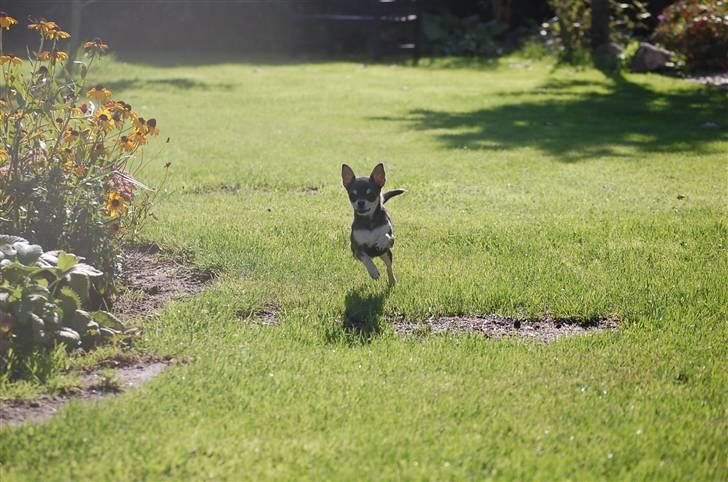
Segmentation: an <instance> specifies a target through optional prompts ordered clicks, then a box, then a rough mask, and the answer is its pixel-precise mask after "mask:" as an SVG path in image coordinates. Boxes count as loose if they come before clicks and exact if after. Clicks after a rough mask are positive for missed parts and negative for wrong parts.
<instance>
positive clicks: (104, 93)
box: [86, 84, 111, 100]
mask: <svg viewBox="0 0 728 482" xmlns="http://www.w3.org/2000/svg"><path fill="white" fill-rule="evenodd" d="M86 97H90V98H92V99H98V100H106V99H108V98H109V97H111V91H110V90H109V89H107V88H105V87H104V86H103V85H101V84H98V85H97V86H95V87H93V88H91V89H90V90H89V91H88V92H86Z"/></svg>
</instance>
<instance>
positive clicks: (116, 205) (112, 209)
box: [106, 192, 126, 216]
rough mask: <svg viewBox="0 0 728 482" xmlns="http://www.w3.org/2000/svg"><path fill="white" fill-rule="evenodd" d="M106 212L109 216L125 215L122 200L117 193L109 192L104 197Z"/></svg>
mask: <svg viewBox="0 0 728 482" xmlns="http://www.w3.org/2000/svg"><path fill="white" fill-rule="evenodd" d="M106 212H107V213H108V214H109V216H123V215H124V214H126V205H125V204H124V198H123V197H121V194H119V193H118V192H110V193H109V194H108V195H107V196H106Z"/></svg>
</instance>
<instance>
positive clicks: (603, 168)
mask: <svg viewBox="0 0 728 482" xmlns="http://www.w3.org/2000/svg"><path fill="white" fill-rule="evenodd" d="M176 64H177V65H176ZM98 77H99V80H100V81H102V82H104V83H105V84H106V85H108V86H109V87H110V88H111V89H112V90H114V91H115V94H118V96H119V97H121V98H122V99H124V100H125V101H126V102H128V103H130V104H132V105H133V106H134V109H135V110H137V111H139V112H140V113H141V114H142V115H144V114H145V113H153V114H154V115H155V116H156V117H157V119H158V121H159V127H160V129H161V131H162V134H161V140H162V142H155V143H152V144H150V146H149V147H148V148H147V150H146V155H147V157H148V159H149V160H150V161H151V162H152V167H151V168H150V169H148V170H147V171H146V172H145V174H144V179H145V180H146V181H150V182H158V181H159V180H160V179H161V176H162V172H163V168H162V165H163V164H164V163H165V162H167V161H171V162H172V167H171V168H170V178H169V180H168V182H167V184H166V185H165V191H164V192H163V193H162V195H161V201H160V204H159V205H158V208H157V210H156V217H157V220H156V221H155V222H153V223H152V224H151V225H149V226H148V229H147V231H146V232H145V234H144V236H145V239H146V240H148V241H152V242H155V243H158V244H160V245H162V246H164V247H166V248H167V249H169V250H172V251H174V252H175V253H177V254H178V255H179V256H180V257H182V258H183V259H185V260H186V262H188V263H193V264H194V265H195V266H197V267H199V268H200V269H207V270H214V271H215V272H216V273H217V274H218V277H217V279H216V281H215V282H214V283H213V284H212V285H211V287H210V289H209V290H208V291H206V292H204V293H202V294H200V295H197V296H195V297H194V298H192V299H187V300H183V301H179V302H175V303H173V304H171V305H169V306H168V307H167V308H166V309H165V310H164V311H163V312H162V313H161V314H160V315H159V316H157V317H154V318H153V319H150V320H146V321H145V324H144V328H145V329H144V332H143V335H142V339H141V340H140V342H139V345H140V347H141V349H143V350H145V351H151V352H156V353H163V354H173V355H175V356H178V357H181V358H184V359H186V360H188V363H185V364H180V365H178V366H175V367H173V368H172V369H170V370H168V371H167V372H165V373H164V374H163V375H161V376H160V377H158V378H157V379H155V380H154V381H152V382H151V383H149V384H148V385H145V386H144V387H142V388H140V389H137V390H134V391H131V392H128V393H126V394H124V395H122V396H120V397H117V398H114V399H107V400H105V401H103V402H99V403H82V402H74V403H72V404H71V405H70V406H69V407H68V408H67V409H65V410H63V411H62V412H61V413H60V414H59V415H58V416H56V417H54V418H53V419H52V420H51V421H49V422H47V423H43V424H36V425H28V426H24V427H22V428H4V429H0V479H2V480H3V481H8V482H9V481H13V480H44V481H48V480H69V479H72V480H94V481H102V480H140V479H148V480H160V479H171V480H179V479H191V480H203V479H213V480H221V479H228V480H240V479H249V480H264V479H284V480H302V479H310V480H321V479H325V480H326V479H336V480H357V479H374V480H381V479H386V480H389V479H406V480H421V479H436V480H443V479H491V478H494V479H539V480H554V479H575V480H586V479H590V480H593V479H636V480H640V479H661V480H664V479H670V480H687V479H690V480H725V479H726V478H728V462H727V461H728V436H727V435H726V433H728V405H727V403H726V389H727V387H728V374H727V372H726V369H725V367H726V366H728V365H727V364H728V348H726V340H727V339H728V324H727V323H726V314H727V313H726V312H727V311H728V310H727V305H728V303H727V302H728V284H726V282H725V280H726V278H727V277H728V256H727V255H726V254H727V253H726V251H727V249H728V245H727V244H726V243H728V237H727V235H728V229H727V224H726V221H727V218H726V216H727V214H728V208H727V206H728V164H727V163H726V152H728V131H727V130H726V126H728V109H727V107H728V97H727V96H726V94H725V92H722V93H721V92H719V91H717V90H706V89H704V88H703V87H701V86H699V85H696V84H691V83H688V82H685V81H681V80H677V79H669V78H665V77H660V76H655V75H631V74H624V75H618V76H613V77H608V76H605V75H603V74H602V73H600V72H599V71H596V70H591V69H574V68H555V67H554V65H553V64H552V63H549V62H534V61H529V60H527V59H522V58H518V57H507V58H504V59H501V60H500V61H498V62H495V63H492V64H477V65H476V64H468V63H467V62H464V63H458V62H444V61H438V62H433V63H428V62H425V63H424V65H422V66H420V67H417V68H414V67H408V66H403V65H391V66H390V65H386V64H385V65H361V64H358V63H351V62H340V63H288V64H286V63H283V64H281V63H255V64H253V63H240V62H226V61H220V62H210V63H208V64H195V63H191V62H187V63H184V60H183V59H182V63H181V64H179V63H176V62H174V61H168V60H162V59H155V58H152V57H148V58H140V59H137V60H135V61H133V62H132V61H130V62H127V63H124V62H121V61H118V60H117V61H111V62H109V63H107V64H106V65H105V66H104V67H103V69H102V70H101V71H100V73H99V74H98ZM706 121H714V122H717V123H718V124H719V125H720V126H721V128H719V129H707V128H703V127H702V126H703V124H704V123H705V122H706ZM167 137H169V138H170V141H169V142H168V143H167V142H164V141H165V140H166V138H167ZM380 161H381V162H384V164H385V166H386V168H387V175H388V186H389V187H403V188H406V189H407V190H408V192H407V194H405V195H404V196H401V197H398V198H396V199H394V200H392V201H391V203H389V204H388V206H389V207H390V208H389V209H390V214H391V215H392V217H393V220H394V226H395V232H396V235H397V246H396V247H395V271H396V272H397V275H398V278H399V283H398V285H397V286H396V287H395V288H394V289H392V290H387V289H386V284H385V281H384V280H380V281H379V282H374V281H372V280H370V279H369V278H368V276H367V274H366V271H365V269H364V268H363V267H362V266H361V264H359V263H357V262H356V261H355V260H354V259H353V258H352V256H351V253H350V251H349V240H348V236H349V232H348V230H349V225H350V223H351V212H350V211H351V209H350V206H349V204H348V201H347V198H346V195H345V193H344V191H343V188H342V187H341V181H340V177H339V173H340V165H341V163H342V162H346V163H347V164H349V165H351V166H352V167H353V168H354V170H355V171H356V172H357V174H359V175H364V174H368V173H369V171H370V170H371V169H372V167H373V166H374V165H375V164H376V163H377V162H380ZM261 309H266V310H269V311H270V310H276V311H277V313H278V324H277V326H273V327H270V326H261V325H260V324H256V323H254V320H255V313H256V312H259V311H260V310H261ZM347 314H348V315H349V316H350V317H354V318H356V319H359V320H363V323H362V324H361V325H360V326H359V327H354V328H352V327H348V328H347V327H345V326H344V324H343V320H344V318H346V316H347ZM393 314H397V315H398V316H402V317H404V318H406V319H409V320H413V321H423V320H426V319H428V318H429V317H432V316H438V315H454V314H469V315H472V314H501V315H508V316H518V317H522V318H524V319H534V318H538V317H542V316H547V315H548V316H554V317H578V318H580V319H584V320H590V319H596V318H600V317H606V316H617V317H619V318H620V319H621V327H620V329H619V330H617V331H615V332H605V333H599V334H594V335H588V336H581V337H574V338H566V339H561V340H559V341H556V342H553V343H538V342H529V341H524V340H515V339H514V340H487V339H483V338H482V337H477V336H434V335H431V336H424V337H420V338H402V337H399V336H398V335H395V334H394V333H393V331H392V329H391V326H390V325H389V324H388V322H387V319H388V317H390V318H391V315H393Z"/></svg>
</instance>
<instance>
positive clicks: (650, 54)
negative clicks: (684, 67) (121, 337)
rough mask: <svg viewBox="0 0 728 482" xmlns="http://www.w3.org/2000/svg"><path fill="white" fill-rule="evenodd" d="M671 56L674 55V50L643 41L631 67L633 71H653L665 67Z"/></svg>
mask: <svg viewBox="0 0 728 482" xmlns="http://www.w3.org/2000/svg"><path fill="white" fill-rule="evenodd" d="M670 57H672V52H670V51H669V50H665V49H661V48H660V47H655V46H654V45H652V44H649V43H647V42H642V43H641V44H640V48H639V49H637V52H636V53H635V54H634V57H632V62H631V63H630V66H629V68H630V69H631V70H632V72H653V71H655V70H660V69H663V68H665V66H666V65H667V63H668V62H669V61H670Z"/></svg>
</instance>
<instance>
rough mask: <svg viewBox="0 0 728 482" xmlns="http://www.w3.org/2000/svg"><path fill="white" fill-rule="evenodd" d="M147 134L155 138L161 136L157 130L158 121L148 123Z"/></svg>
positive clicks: (151, 120) (153, 120)
mask: <svg viewBox="0 0 728 482" xmlns="http://www.w3.org/2000/svg"><path fill="white" fill-rule="evenodd" d="M147 132H148V133H149V134H151V135H153V136H158V135H159V129H157V119H149V120H148V121H147Z"/></svg>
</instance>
